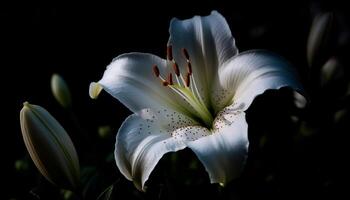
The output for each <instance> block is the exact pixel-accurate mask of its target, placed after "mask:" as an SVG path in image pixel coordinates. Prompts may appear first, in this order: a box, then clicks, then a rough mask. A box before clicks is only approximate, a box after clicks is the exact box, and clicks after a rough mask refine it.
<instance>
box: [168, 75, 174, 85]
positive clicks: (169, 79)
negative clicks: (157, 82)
mask: <svg viewBox="0 0 350 200" xmlns="http://www.w3.org/2000/svg"><path fill="white" fill-rule="evenodd" d="M167 81H168V82H169V85H173V74H172V73H169V74H168V80H167Z"/></svg>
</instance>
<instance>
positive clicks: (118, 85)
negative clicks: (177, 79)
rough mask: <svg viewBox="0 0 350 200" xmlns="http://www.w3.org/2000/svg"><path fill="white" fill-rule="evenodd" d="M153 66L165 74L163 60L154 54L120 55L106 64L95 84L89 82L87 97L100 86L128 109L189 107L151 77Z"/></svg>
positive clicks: (134, 110) (181, 108)
mask: <svg viewBox="0 0 350 200" xmlns="http://www.w3.org/2000/svg"><path fill="white" fill-rule="evenodd" d="M153 65H157V66H158V68H159V70H160V73H161V74H167V73H166V72H167V70H168V69H167V68H166V61H165V60H163V59H161V58H159V57H157V56H154V55H151V54H145V53H128V54H123V55H120V56H118V57H117V58H115V59H114V60H113V61H112V63H111V64H110V65H109V66H108V67H107V69H106V71H105V72H104V74H103V77H102V79H101V80H100V81H99V82H98V83H91V85H90V96H91V97H92V98H96V97H97V95H98V94H99V92H100V91H101V88H100V87H102V88H103V89H104V90H105V91H107V92H108V93H109V94H111V95H112V96H113V97H115V98H116V99H118V100H119V101H120V102H121V103H123V104H124V105H125V106H126V107H128V108H129V109H130V110H131V111H132V112H138V111H139V110H142V109H145V108H155V109H156V108H158V107H159V106H165V107H170V108H172V109H175V110H177V111H181V112H183V113H186V108H187V109H191V108H190V107H189V106H188V105H187V104H185V103H184V101H183V100H182V99H180V97H178V95H174V93H173V92H172V91H171V90H170V89H169V88H167V87H164V86H163V85H162V83H161V82H160V80H159V79H158V78H157V77H155V76H154V74H153V71H152V66H153ZM184 108H185V109H184Z"/></svg>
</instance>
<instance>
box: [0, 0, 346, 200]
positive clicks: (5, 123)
mask: <svg viewBox="0 0 350 200" xmlns="http://www.w3.org/2000/svg"><path fill="white" fill-rule="evenodd" d="M347 8H348V7H346V6H345V3H344V4H340V3H337V2H317V1H301V2H297V1H281V2H280V3H275V2H274V3H272V2H264V3H262V2H260V3H257V2H251V1H246V2H240V1H232V2H231V1H230V2H222V1H203V2H197V3H195V2H190V1H170V2H166V1H164V2H162V3H151V2H148V3H147V4H146V3H139V2H136V1H135V2H134V1H126V2H120V3H114V4H102V3H98V4H97V3H80V4H72V3H71V4H63V3H35V2H32V3H19V2H16V3H15V2H14V3H12V4H10V5H9V4H6V5H5V4H3V5H1V7H0V31H1V32H0V36H1V37H0V49H1V55H0V58H1V59H0V67H1V68H0V69H1V83H2V84H1V91H0V92H1V93H0V94H1V107H2V108H1V113H0V114H1V115H2V117H1V128H2V131H1V137H2V139H1V142H2V145H1V157H2V161H1V165H2V167H4V169H3V170H2V174H3V176H2V177H5V178H2V180H1V182H2V183H4V185H3V186H2V189H3V190H4V192H3V193H2V194H0V195H1V196H3V197H4V198H5V199H7V198H11V197H22V198H24V197H25V196H26V194H27V193H28V191H29V190H30V189H31V188H33V187H34V186H35V181H33V177H34V176H33V175H30V174H29V175H28V174H25V173H19V172H17V171H16V170H15V168H14V162H15V161H16V160H18V159H23V157H26V156H27V152H26V149H25V146H24V143H23V140H22V136H21V132H20V125H19V112H20V109H21V108H22V103H23V102H24V101H29V102H30V103H33V104H38V105H41V106H43V107H45V108H47V109H48V110H49V111H50V112H51V113H52V114H53V115H54V116H55V117H56V118H57V119H58V120H59V121H60V122H62V124H66V125H65V126H66V127H67V131H68V132H69V131H70V130H71V132H74V128H72V127H73V125H72V124H70V122H69V120H67V113H65V111H63V110H62V109H61V108H60V107H59V106H58V104H57V102H56V101H55V100H54V98H53V97H52V95H51V91H50V78H51V75H52V74H53V73H59V74H61V75H62V76H63V77H64V78H65V80H66V81H67V83H68V84H69V86H70V89H71V91H72V97H73V107H74V111H75V113H76V115H77V117H78V118H79V120H80V123H81V124H83V125H84V129H85V131H86V134H87V135H88V137H90V138H92V140H95V139H96V138H97V136H96V133H95V132H96V130H97V126H99V125H111V126H112V130H113V133H114V134H115V133H116V130H117V129H118V127H119V126H120V124H121V123H122V121H123V120H124V119H125V118H126V117H127V116H128V114H130V112H129V111H128V110H127V109H125V108H124V107H123V105H121V104H120V103H118V102H117V101H116V100H114V99H113V98H111V97H110V96H108V95H107V94H105V93H102V95H101V97H100V98H99V99H98V100H97V101H94V100H91V99H90V98H89V96H88V87H89V83H90V82H91V81H96V80H99V78H101V76H102V73H103V71H104V69H105V66H106V65H108V64H109V62H110V61H111V60H112V59H113V58H114V57H116V56H117V55H119V54H122V53H125V52H133V51H137V52H150V53H153V54H156V55H159V56H162V57H164V56H165V53H166V52H165V50H166V43H167V40H168V26H169V22H170V20H171V18H172V17H177V18H180V19H185V18H190V17H192V16H193V15H208V14H209V13H210V11H212V10H217V11H219V12H220V13H221V14H222V15H223V16H224V17H225V18H226V20H227V22H228V24H229V26H230V28H231V31H232V33H233V35H234V37H235V39H236V44H237V46H238V48H239V50H240V51H245V50H249V49H268V50H270V51H274V52H276V53H278V54H280V55H282V56H284V57H285V58H287V59H288V60H289V61H290V62H291V63H292V64H293V66H295V68H296V69H297V71H298V72H299V74H300V76H301V80H302V82H303V84H304V85H305V86H306V88H307V89H309V90H312V88H311V86H310V85H311V84H310V83H309V82H308V79H307V75H306V74H307V70H308V66H307V62H306V43H307V37H308V33H309V29H310V25H311V22H312V19H313V17H314V16H315V15H316V14H318V13H320V12H323V11H332V12H333V13H335V14H336V19H337V20H338V22H337V24H338V25H337V26H335V27H336V28H337V31H343V32H345V33H349V31H348V28H349V26H348V25H349V21H348V16H347V15H346V12H349V9H347ZM338 39H339V38H337V37H334V38H333V40H332V44H338V42H339V41H338ZM348 47H349V45H348V43H346V40H345V44H343V46H342V48H340V49H337V48H334V47H331V48H330V50H329V52H328V54H329V55H330V56H332V55H334V54H337V55H339V56H340V57H341V58H344V60H346V59H345V58H346V55H347V54H348V53H346V52H348V51H346V50H347V49H349V48H348ZM344 49H345V50H344ZM344 63H346V61H344ZM310 88H311V89H310ZM335 90H337V89H335ZM266 99H269V95H266V97H265V101H266ZM275 101H276V100H272V103H270V104H269V105H273V103H277V104H278V103H280V102H275ZM259 102H260V100H257V101H256V102H255V103H254V104H253V105H252V106H253V108H255V107H258V109H257V110H258V111H260V114H259V112H258V111H257V112H256V113H254V112H253V108H252V109H250V110H249V112H250V111H252V112H253V114H251V115H250V116H251V117H250V118H248V122H251V124H254V127H252V128H250V134H251V135H250V137H251V145H252V146H251V148H252V150H251V152H253V155H252V156H251V159H252V160H251V161H249V162H252V163H255V162H258V161H259V162H261V163H265V165H264V167H262V168H263V170H260V171H259V170H255V171H254V170H252V169H251V168H253V167H250V168H249V166H250V165H249V166H248V170H247V172H246V173H247V174H248V175H245V176H244V177H245V178H244V179H243V180H241V181H238V183H237V182H234V183H233V186H231V187H229V188H231V189H232V191H233V192H232V193H233V194H232V195H233V196H234V197H235V198H236V196H238V197H237V198H241V199H250V198H255V197H258V196H261V197H277V198H288V197H296V198H300V197H334V195H335V196H338V195H341V194H343V193H345V191H344V190H343V188H344V187H345V185H344V182H343V179H344V178H345V177H346V175H347V174H348V172H347V171H348V169H347V170H346V169H345V166H346V165H345V163H346V161H347V160H348V158H347V157H348V154H347V153H346V151H347V150H348V148H346V145H348V144H349V143H348V142H344V141H342V139H346V138H347V137H345V136H339V134H333V135H332V134H331V133H330V132H332V133H333V132H334V131H335V130H334V129H331V128H330V127H328V128H329V131H330V132H328V134H326V135H322V136H319V137H316V138H312V139H310V140H306V141H304V140H303V141H302V144H299V143H298V144H297V145H295V144H294V143H293V144H291V143H290V142H288V141H289V139H291V140H292V139H293V137H294V136H293V135H288V136H281V135H279V134H283V133H279V134H276V135H273V134H272V136H271V138H272V141H274V142H272V144H273V145H271V146H269V149H267V150H265V151H264V152H263V153H261V152H260V153H255V154H254V152H259V149H254V145H255V142H254V140H255V139H254V138H256V137H259V134H256V135H254V133H258V132H259V131H260V129H259V127H260V128H261V126H262V125H261V124H263V122H269V123H270V124H277V123H278V125H277V127H278V128H275V129H273V130H274V131H276V132H278V131H281V130H285V129H288V131H287V132H291V131H292V130H291V129H293V127H294V126H293V125H290V124H289V122H287V121H286V120H285V121H283V117H284V115H285V113H283V112H282V113H281V112H280V111H278V108H283V106H286V105H287V104H288V103H285V104H282V105H281V107H278V105H277V104H275V105H277V106H272V107H269V108H263V107H264V106H260V104H259ZM323 103H324V102H323ZM323 103H320V104H322V105H323V108H325V109H326V110H327V107H328V106H334V105H333V103H334V102H330V103H329V104H327V103H325V104H323ZM330 104H332V105H330ZM315 107H317V109H319V108H320V107H322V106H315ZM264 109H266V110H264ZM270 109H271V110H272V111H271V110H270ZM317 109H316V108H314V110H317ZM311 110H312V111H310V113H313V114H310V115H315V116H317V114H315V112H314V110H313V109H311ZM265 111H268V113H269V114H266V113H265V114H264V112H265ZM318 112H322V109H320V110H318ZM273 114H276V115H277V116H278V117H276V116H270V115H273ZM266 115H267V116H266ZM321 115H322V114H321ZM281 116H282V117H281ZM259 117H262V118H265V119H264V120H261V118H259ZM266 118H267V119H266ZM319 118H320V119H318V118H317V117H316V120H314V121H316V122H315V123H314V124H316V126H318V127H322V126H321V125H320V123H321V124H322V123H324V122H325V123H327V122H328V120H329V119H328V118H327V117H326V118H322V117H319ZM273 120H280V121H277V122H276V121H273ZM346 127H348V126H346ZM265 129H266V130H269V129H268V128H265ZM338 129H341V128H339V127H338ZM266 130H265V131H266ZM347 130H348V129H347ZM272 132H273V131H272ZM261 134H262V133H261ZM291 134H292V133H291ZM342 137H343V138H342ZM72 138H73V141H74V143H75V144H76V145H77V147H78V153H80V154H84V144H80V143H81V142H80V138H79V136H75V135H74V134H72ZM276 144H277V145H276ZM113 147H114V138H113V137H112V138H111V139H110V141H109V142H104V143H103V145H101V146H100V147H99V148H100V149H99V150H100V151H102V152H105V151H106V152H107V151H113ZM276 151H278V153H276ZM262 154H263V155H265V154H266V155H268V156H265V157H264V156H262ZM92 160H93V161H91V162H90V161H86V162H87V163H89V162H90V163H89V164H96V163H98V162H99V161H100V160H99V159H92ZM276 160H278V161H276ZM266 163H268V164H266ZM276 166H277V167H276ZM249 169H250V170H249ZM252 171H253V172H255V174H254V173H250V172H252ZM32 172H35V173H37V172H36V171H35V170H33V171H32ZM265 172H266V173H265ZM262 174H263V175H264V177H265V174H277V175H276V177H277V178H276V179H273V182H272V183H268V184H266V183H265V182H264V183H262V182H263V181H262V180H265V178H264V177H262V176H263V175H262ZM116 176H118V175H116ZM119 176H120V174H119ZM131 187H132V186H131ZM199 191H200V189H197V190H194V193H196V192H199ZM183 193H185V192H183ZM229 194H231V192H227V191H226V194H224V197H223V198H226V197H227V195H229ZM192 195H193V196H196V195H195V194H192ZM232 195H231V196H230V197H228V198H232V199H233V196H232ZM290 195H291V196H290ZM179 196H180V197H181V195H180V194H179ZM199 196H200V195H199ZM145 198H148V197H147V196H146V197H145ZM169 199H171V198H169Z"/></svg>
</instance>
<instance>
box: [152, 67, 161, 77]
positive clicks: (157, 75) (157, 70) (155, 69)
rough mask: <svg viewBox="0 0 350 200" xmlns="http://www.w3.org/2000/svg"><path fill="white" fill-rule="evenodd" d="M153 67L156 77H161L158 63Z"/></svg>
mask: <svg viewBox="0 0 350 200" xmlns="http://www.w3.org/2000/svg"><path fill="white" fill-rule="evenodd" d="M152 69H153V73H154V75H155V76H156V77H159V74H160V73H159V68H158V66H157V65H153V67H152Z"/></svg>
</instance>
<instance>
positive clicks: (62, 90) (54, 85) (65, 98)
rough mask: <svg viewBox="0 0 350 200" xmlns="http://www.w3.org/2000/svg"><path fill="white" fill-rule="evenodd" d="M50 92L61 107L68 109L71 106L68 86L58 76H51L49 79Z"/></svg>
mask: <svg viewBox="0 0 350 200" xmlns="http://www.w3.org/2000/svg"><path fill="white" fill-rule="evenodd" d="M51 91H52V94H53V96H54V97H55V99H56V100H57V101H58V103H59V104H60V105H61V106H62V107H64V108H69V107H71V106H72V99H71V95H70V91H69V88H68V85H67V83H66V81H64V79H63V78H62V77H61V76H60V75H58V74H53V75H52V77H51Z"/></svg>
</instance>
